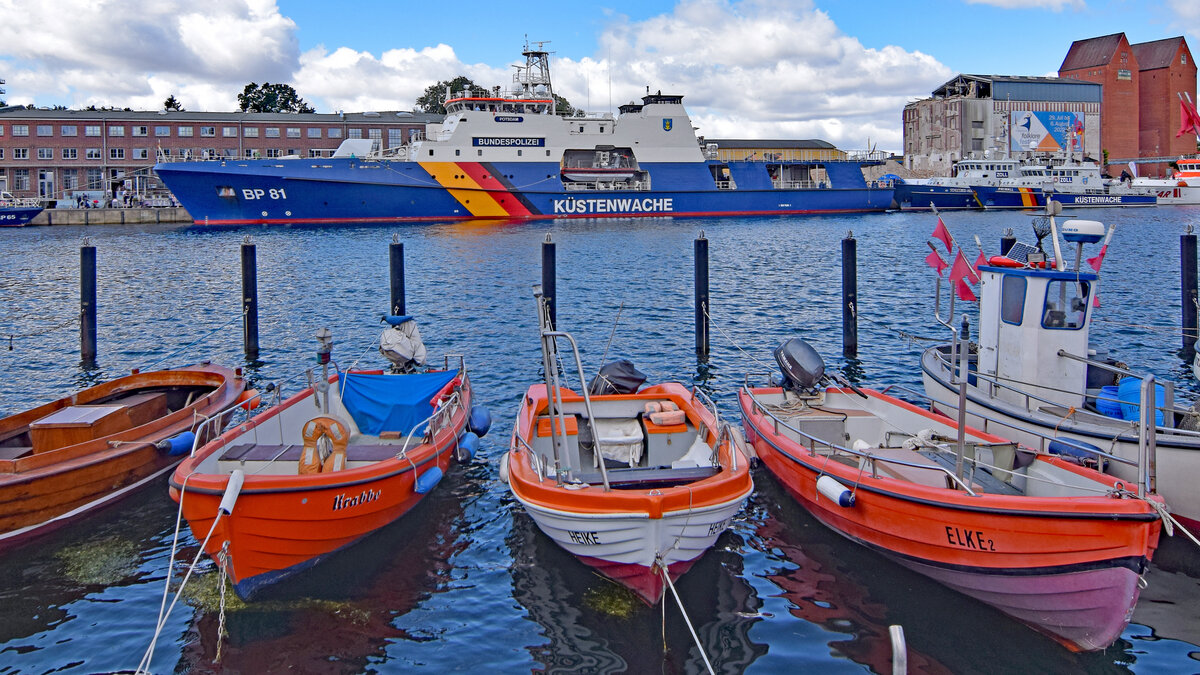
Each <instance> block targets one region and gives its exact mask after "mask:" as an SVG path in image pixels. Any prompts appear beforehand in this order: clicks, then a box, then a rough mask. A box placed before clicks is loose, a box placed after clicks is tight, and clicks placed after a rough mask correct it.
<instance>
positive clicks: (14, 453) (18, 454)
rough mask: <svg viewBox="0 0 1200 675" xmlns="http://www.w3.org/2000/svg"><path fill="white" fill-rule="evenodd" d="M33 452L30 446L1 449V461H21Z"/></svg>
mask: <svg viewBox="0 0 1200 675" xmlns="http://www.w3.org/2000/svg"><path fill="white" fill-rule="evenodd" d="M31 452H33V448H31V447H29V446H28V445H18V446H8V447H0V459H20V458H22V457H24V456H25V455H28V454H29V453H31Z"/></svg>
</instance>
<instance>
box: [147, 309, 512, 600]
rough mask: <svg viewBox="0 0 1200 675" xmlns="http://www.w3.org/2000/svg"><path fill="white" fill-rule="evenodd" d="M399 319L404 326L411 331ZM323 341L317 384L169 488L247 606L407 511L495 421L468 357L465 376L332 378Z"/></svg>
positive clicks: (220, 445) (207, 450)
mask: <svg viewBox="0 0 1200 675" xmlns="http://www.w3.org/2000/svg"><path fill="white" fill-rule="evenodd" d="M398 319H400V321H399V322H398V323H397V324H396V327H397V329H399V328H400V326H415V323H413V322H411V320H409V317H398ZM390 330H391V329H388V330H387V331H385V340H386V337H387V335H388V331H390ZM414 330H415V329H414ZM318 337H319V338H323V339H322V348H321V350H319V351H318V356H319V358H320V359H321V362H322V364H323V373H322V375H321V376H320V377H319V378H317V379H316V381H315V382H314V383H313V384H312V386H309V387H307V388H305V389H304V390H302V391H300V392H299V393H297V394H296V395H294V396H292V397H290V398H288V399H287V400H285V401H283V402H282V403H279V404H278V405H275V406H272V407H270V408H268V409H266V410H265V411H263V412H261V413H259V414H257V415H255V416H254V417H252V418H251V419H250V420H249V421H248V422H246V423H245V424H241V425H238V426H236V427H234V428H232V429H230V430H228V431H226V432H225V433H224V434H222V435H221V436H219V437H218V438H215V439H214V440H212V441H210V442H209V443H207V444H205V445H204V446H203V447H202V448H200V449H199V450H198V451H196V453H195V454H194V455H192V456H191V457H189V458H188V459H186V460H185V461H184V462H183V463H182V464H180V465H179V467H178V468H177V469H176V470H175V473H174V474H173V475H172V477H171V480H170V485H171V490H170V491H171V498H172V499H174V500H175V501H177V502H179V503H180V508H181V510H182V513H183V516H184V517H185V518H187V521H188V524H189V525H190V526H191V528H192V533H193V534H194V535H195V537H196V538H197V539H198V540H200V541H201V542H203V546H204V551H205V552H206V553H208V555H209V556H210V557H212V558H213V559H214V560H215V561H216V562H217V564H218V565H219V566H220V567H221V568H222V569H223V570H224V571H225V572H226V573H227V574H228V575H229V577H230V579H231V580H232V582H233V585H234V589H235V591H236V592H237V594H238V595H239V596H240V597H242V598H243V599H249V598H251V597H252V596H253V595H254V594H255V593H256V592H258V591H259V590H260V589H261V588H263V587H264V586H266V585H268V584H271V583H274V582H276V581H279V580H280V579H283V578H285V577H287V576H289V575H291V574H294V573H296V572H299V571H301V570H303V569H306V568H308V567H310V566H312V565H314V564H316V563H317V562H318V561H320V560H321V559H322V558H324V557H325V556H328V555H329V554H331V553H333V552H335V551H338V550H340V549H342V548H345V547H347V546H349V545H351V544H353V543H354V542H356V541H358V540H359V539H361V538H362V537H365V536H366V535H368V534H370V533H372V532H374V531H376V530H378V529H380V528H382V527H383V526H385V525H387V524H389V523H391V522H392V521H394V520H396V519H397V518H399V517H401V516H402V515H404V514H405V513H407V512H408V511H409V510H410V509H412V508H413V507H414V506H415V505H416V504H417V503H418V502H419V501H420V500H421V499H422V498H423V497H424V496H425V494H426V493H428V492H429V491H430V490H431V489H433V487H434V486H435V485H437V483H438V481H440V480H441V478H442V476H443V474H444V473H445V472H446V471H447V470H449V468H450V463H451V461H452V460H453V459H454V456H455V454H456V451H457V452H458V453H459V454H460V456H461V457H462V458H466V457H467V456H468V455H471V454H473V453H474V451H475V450H476V449H477V448H478V443H479V438H478V436H477V435H476V434H475V433H471V432H468V431H466V430H467V427H468V425H470V426H471V427H472V428H473V429H474V430H475V431H478V432H479V433H480V434H482V433H486V431H487V426H488V425H489V424H490V420H489V419H488V418H487V413H486V411H485V410H483V409H482V408H480V407H476V408H475V409H472V407H471V384H470V381H469V380H468V378H467V371H466V367H465V363H464V361H463V360H462V358H461V357H459V368H458V369H457V370H450V369H449V367H448V361H449V358H448V357H447V367H446V369H444V370H430V371H427V372H411V373H405V374H395V373H387V374H385V373H383V372H382V371H356V370H351V371H345V372H340V371H337V370H335V371H334V372H333V373H332V374H330V372H329V364H330V359H329V353H330V352H329V345H330V344H331V343H332V341H331V340H329V339H328V331H326V330H325V329H322V332H319V333H318ZM417 339H418V341H419V334H418V338H417ZM381 351H383V350H382V349H381ZM423 362H424V347H423V346H421V347H420V359H419V361H418V363H423ZM335 368H336V366H335Z"/></svg>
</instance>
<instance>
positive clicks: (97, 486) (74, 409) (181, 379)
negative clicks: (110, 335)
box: [0, 362, 246, 549]
mask: <svg viewBox="0 0 1200 675" xmlns="http://www.w3.org/2000/svg"><path fill="white" fill-rule="evenodd" d="M245 384H246V383H245V380H243V379H242V376H241V373H240V372H235V371H233V370H231V369H229V368H224V367H222V366H217V365H213V364H211V363H207V362H205V363H200V364H198V365H194V366H188V367H185V368H175V369H172V370H160V371H154V372H148V373H139V372H134V373H133V374H131V375H127V376H125V377H120V378H117V379H115V380H112V381H110V382H105V383H103V384H98V385H96V386H94V387H89V388H87V389H84V390H83V391H80V392H78V393H75V394H72V395H71V396H67V397H65V398H61V399H59V400H57V401H54V402H52V403H47V404H45V405H41V406H38V407H36V408H33V409H31V410H26V411H25V412H21V413H17V414H16V415H11V416H9V417H5V418H4V419H0V549H4V548H7V547H8V546H11V545H13V544H15V543H17V542H19V541H23V540H25V539H27V538H29V537H32V536H35V535H37V534H41V533H44V532H48V531H50V530H52V529H54V528H55V527H58V526H60V525H63V524H65V523H67V522H70V521H71V520H73V519H75V518H78V517H80V516H83V515H85V514H87V513H89V512H91V511H93V510H94V509H96V508H99V507H101V506H104V505H106V504H109V503H111V502H113V501H114V500H116V499H118V498H120V497H122V496H124V495H126V494H128V493H129V492H131V491H132V490H135V489H137V488H138V487H140V486H142V485H144V484H146V483H147V482H149V481H151V480H153V479H154V478H156V477H158V476H161V475H162V474H163V473H165V472H166V471H168V470H170V468H171V467H173V466H175V464H177V463H178V462H179V461H180V460H181V459H182V458H183V455H184V454H186V453H187V451H188V450H190V449H191V447H192V445H191V444H192V439H193V438H194V436H193V435H192V434H190V433H187V432H190V431H193V430H194V427H195V426H196V425H197V424H198V422H200V421H202V420H204V419H206V418H209V417H212V416H214V415H216V414H217V413H219V412H221V411H222V410H225V409H226V408H228V407H230V406H231V405H233V404H234V403H235V402H237V400H238V397H239V396H241V395H242V393H243V391H244V390H245Z"/></svg>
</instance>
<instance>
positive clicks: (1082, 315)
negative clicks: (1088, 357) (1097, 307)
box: [1042, 279, 1091, 330]
mask: <svg viewBox="0 0 1200 675" xmlns="http://www.w3.org/2000/svg"><path fill="white" fill-rule="evenodd" d="M1090 294H1091V285H1090V284H1089V283H1088V282H1086V281H1078V282H1077V281H1072V280H1069V279H1062V280H1054V281H1051V282H1050V283H1048V284H1047V285H1046V306H1045V309H1044V311H1043V312H1042V327H1043V328H1052V329H1058V330H1079V329H1080V328H1083V322H1084V319H1086V318H1087V300H1088V297H1089V296H1090Z"/></svg>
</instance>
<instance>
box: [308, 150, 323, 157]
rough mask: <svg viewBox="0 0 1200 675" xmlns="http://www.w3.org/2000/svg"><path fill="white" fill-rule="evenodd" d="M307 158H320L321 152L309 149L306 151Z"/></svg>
mask: <svg viewBox="0 0 1200 675" xmlns="http://www.w3.org/2000/svg"><path fill="white" fill-rule="evenodd" d="M308 156H309V157H321V156H322V155H321V151H320V150H317V149H316V148H313V149H310V150H309V151H308Z"/></svg>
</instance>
